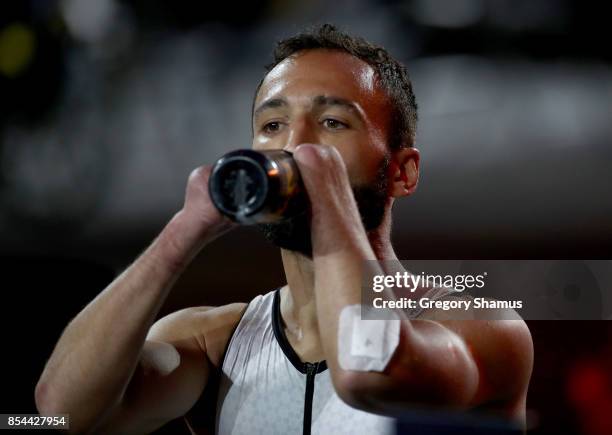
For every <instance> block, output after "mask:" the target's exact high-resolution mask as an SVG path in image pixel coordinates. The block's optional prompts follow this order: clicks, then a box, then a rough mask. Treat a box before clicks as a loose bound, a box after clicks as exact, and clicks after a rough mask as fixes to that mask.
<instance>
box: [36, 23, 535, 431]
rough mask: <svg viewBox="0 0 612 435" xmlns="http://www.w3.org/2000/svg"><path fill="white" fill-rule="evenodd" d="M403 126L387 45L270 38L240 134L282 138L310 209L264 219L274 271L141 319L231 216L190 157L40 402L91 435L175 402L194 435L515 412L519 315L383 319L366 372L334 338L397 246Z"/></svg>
mask: <svg viewBox="0 0 612 435" xmlns="http://www.w3.org/2000/svg"><path fill="white" fill-rule="evenodd" d="M415 128H416V103H415V101H414V95H413V93H412V87H411V84H410V81H409V80H408V76H407V74H406V72H405V70H404V68H403V67H402V66H401V65H400V64H399V63H398V62H396V61H395V60H393V59H392V58H391V57H390V56H389V55H388V53H387V52H386V51H385V50H384V49H382V48H379V47H375V46H373V45H371V44H369V43H367V42H365V41H363V40H361V39H358V38H353V37H350V36H348V35H346V34H344V33H341V32H339V31H338V30H336V29H335V28H334V27H332V26H329V25H324V26H322V27H319V28H317V29H316V30H314V31H313V32H311V33H305V34H300V35H298V36H295V37H293V38H290V39H288V40H285V41H282V42H280V43H279V45H278V46H277V49H276V51H275V61H274V63H273V65H271V66H270V69H269V72H268V73H267V75H266V76H265V77H264V79H263V80H262V82H261V84H260V86H259V88H258V90H257V93H256V96H255V101H254V104H253V148H254V149H256V150H266V149H280V148H284V149H286V150H288V151H291V152H293V155H294V158H295V160H296V162H297V164H298V166H299V168H300V172H301V175H302V178H303V181H304V184H305V187H306V190H307V192H308V195H309V197H310V202H311V210H310V215H309V217H307V218H306V219H307V220H306V221H304V220H301V221H300V219H295V220H293V221H289V222H285V223H281V224H274V225H265V226H263V229H264V232H265V234H266V237H268V238H269V239H271V240H273V241H274V242H275V243H277V244H278V245H279V246H280V247H281V248H282V250H281V253H282V260H283V266H284V269H285V274H286V277H287V285H285V286H284V287H283V288H281V289H280V290H277V291H271V292H269V293H268V294H266V295H263V296H257V297H256V298H255V299H253V300H252V301H250V303H249V304H243V303H235V304H230V305H226V306H222V307H215V308H213V307H196V308H188V309H184V310H181V311H179V312H176V313H173V314H170V315H169V316H167V317H165V318H162V319H161V320H159V321H157V322H155V323H154V324H153V322H154V319H155V317H156V315H157V313H158V311H159V309H160V307H161V306H162V304H163V302H164V300H165V298H166V297H167V295H168V293H169V291H170V289H171V288H172V285H173V283H174V282H175V280H176V278H177V277H178V276H179V274H180V273H181V272H182V271H183V270H184V268H185V267H186V266H187V265H188V264H189V262H190V261H191V260H192V258H193V257H194V256H195V255H196V253H197V252H198V251H200V250H201V249H202V248H203V247H205V246H206V245H207V244H208V243H209V242H210V241H211V240H212V239H214V238H215V237H217V236H219V235H220V234H222V233H224V232H225V231H227V230H229V229H230V228H231V227H232V224H231V223H230V222H229V221H228V220H226V219H225V218H223V217H222V216H221V215H220V214H219V213H218V212H217V210H216V209H215V207H214V206H213V205H212V203H211V201H210V199H209V196H208V192H207V181H208V176H209V173H210V168H209V167H202V168H199V169H197V170H195V171H194V172H193V173H192V174H191V176H190V178H189V181H188V185H187V191H186V197H185V204H184V207H183V208H182V210H180V211H179V212H178V213H177V214H176V215H175V216H174V217H173V219H172V220H171V221H170V222H169V223H168V225H167V226H166V227H165V228H164V230H163V231H162V232H161V234H160V235H159V236H158V237H157V239H156V240H155V241H154V242H153V243H152V244H151V246H150V247H149V248H148V249H147V250H146V251H145V252H144V253H143V254H142V255H141V256H140V258H138V259H137V260H136V261H135V262H134V263H133V264H132V265H131V266H130V267H129V268H128V269H127V270H126V271H125V272H123V273H122V274H121V275H120V276H119V277H118V278H117V279H116V280H115V281H114V282H113V283H111V284H110V285H109V287H108V288H106V289H105V290H104V291H103V292H102V293H101V294H100V295H99V296H98V297H96V298H95V299H94V300H93V301H92V302H91V303H90V304H89V305H88V306H87V307H85V309H83V311H82V312H81V313H79V315H78V316H77V317H76V318H75V319H74V320H72V321H71V322H70V324H69V325H68V327H67V328H66V330H65V331H64V333H63V335H62V337H61V338H60V340H59V342H58V344H57V346H56V348H55V350H54V352H53V354H52V355H51V358H50V359H49V361H48V363H47V365H46V367H45V370H44V372H43V374H42V375H41V378H40V380H39V382H38V385H37V388H36V402H37V406H38V408H39V410H40V412H41V413H69V414H70V423H71V431H72V432H75V433H80V432H86V431H94V432H99V433H105V434H106V433H146V432H150V431H152V430H154V429H156V428H158V427H160V426H162V425H163V424H164V423H165V422H167V421H169V420H171V419H175V418H177V417H180V416H185V415H186V420H187V422H188V424H189V426H190V428H191V430H192V432H194V433H200V431H202V433H204V432H203V429H202V428H201V426H200V423H201V421H202V420H204V421H205V422H206V421H208V422H209V423H211V422H212V423H213V424H214V426H215V431H217V432H218V433H224V434H225V433H233V434H242V433H274V434H276V433H279V434H290V433H300V432H302V433H311V432H312V433H330V434H332V433H333V434H340V433H347V434H348V433H350V434H358V433H364V434H366V433H388V432H389V431H390V429H391V419H390V418H389V417H388V416H394V415H398V414H400V413H401V412H402V411H403V410H405V409H408V408H409V407H411V406H429V407H434V408H436V409H455V410H457V409H459V410H470V409H481V410H488V411H490V412H493V413H495V414H496V415H499V416H502V417H504V418H507V419H509V420H512V421H516V422H523V421H524V419H525V400H526V392H527V387H528V383H529V377H530V374H531V366H532V352H533V350H532V343H531V337H530V334H529V331H528V329H527V327H526V326H525V324H524V322H522V321H521V320H511V321H489V320H478V319H477V320H470V321H460V320H452V319H450V318H449V317H448V315H446V314H444V313H443V312H437V311H435V310H429V311H427V312H424V313H422V314H421V315H420V316H419V317H418V318H416V319H414V318H402V319H401V320H396V321H393V322H395V323H394V325H398V326H397V328H398V329H397V335H396V336H395V339H397V345H396V346H395V347H394V348H393V352H392V354H391V355H389V357H390V359H389V360H388V361H387V362H385V364H383V366H384V367H383V366H381V367H378V368H376V369H371V367H370V368H368V369H364V368H363V367H361V366H359V360H356V359H351V356H350V355H345V354H343V351H342V349H340V347H341V346H342V345H343V343H344V341H343V340H345V339H343V338H342V334H343V332H342V328H344V327H345V326H343V325H344V324H343V323H342V322H341V318H342V317H343V313H344V312H345V311H343V310H345V309H346V308H347V307H351V306H354V305H355V304H359V302H360V298H361V296H360V289H361V274H362V272H363V271H362V265H363V263H364V261H366V260H376V259H378V260H396V259H397V257H396V256H395V253H394V252H393V249H392V246H391V243H390V228H391V208H392V205H393V202H394V200H395V198H399V197H402V196H409V195H410V194H412V193H413V192H414V191H415V189H416V186H417V179H418V168H419V153H418V151H417V150H416V148H414V137H415ZM207 291H215V289H208V290H207ZM442 296H445V295H442ZM362 322H369V321H363V320H362ZM151 325H152V326H151ZM347 358H348V359H347ZM343 361H344V362H343ZM356 361H357V362H356ZM217 383H218V385H217ZM194 405H196V406H194ZM202 413H208V414H210V418H208V419H204V418H202V415H203V414H202Z"/></svg>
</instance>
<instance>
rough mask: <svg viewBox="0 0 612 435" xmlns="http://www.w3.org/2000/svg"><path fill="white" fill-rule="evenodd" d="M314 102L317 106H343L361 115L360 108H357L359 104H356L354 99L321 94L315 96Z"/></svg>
mask: <svg viewBox="0 0 612 435" xmlns="http://www.w3.org/2000/svg"><path fill="white" fill-rule="evenodd" d="M314 103H315V106H341V107H344V108H346V109H349V110H351V111H353V112H355V113H356V114H358V115H359V110H357V106H355V104H354V103H353V102H352V101H350V100H347V99H344V98H340V97H334V96H325V95H319V96H317V97H315V98H314Z"/></svg>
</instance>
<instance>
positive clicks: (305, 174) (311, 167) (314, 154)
mask: <svg viewBox="0 0 612 435" xmlns="http://www.w3.org/2000/svg"><path fill="white" fill-rule="evenodd" d="M293 157H294V159H295V160H296V162H297V165H298V167H299V168H300V174H301V176H302V179H303V181H304V185H305V187H306V190H307V191H308V192H309V196H310V198H311V201H312V202H313V203H314V202H316V201H319V200H325V199H326V198H328V199H333V200H335V201H350V200H351V199H352V190H351V186H350V182H349V178H348V172H347V169H346V165H345V164H344V160H343V159H342V156H341V155H340V153H339V152H338V150H337V149H336V148H334V147H331V146H328V145H314V144H302V145H300V146H298V147H297V148H296V150H295V152H294V153H293Z"/></svg>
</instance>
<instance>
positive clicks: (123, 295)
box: [35, 168, 229, 433]
mask: <svg viewBox="0 0 612 435" xmlns="http://www.w3.org/2000/svg"><path fill="white" fill-rule="evenodd" d="M208 175H209V169H207V168H200V169H198V170H196V171H194V172H193V173H192V175H191V176H190V179H189V183H188V186H187V194H186V199H185V206H184V207H183V209H182V210H181V211H180V212H179V213H177V214H176V215H175V216H174V217H173V219H172V220H171V221H170V222H169V223H168V225H167V226H166V227H165V228H164V230H163V231H162V232H161V234H160V235H159V236H158V237H157V239H155V241H154V242H153V243H152V244H151V246H149V248H148V249H147V250H146V251H145V252H144V253H143V254H142V255H141V256H140V257H139V258H138V259H137V260H136V261H135V262H134V263H133V264H132V265H131V266H130V267H128V268H127V269H126V270H125V271H124V272H123V273H122V274H121V275H120V276H119V277H118V278H117V279H115V281H113V282H112V283H111V284H110V285H109V286H108V287H107V288H106V289H104V291H102V292H101V293H100V294H99V295H98V296H97V297H96V298H95V299H94V300H93V301H92V302H90V303H89V305H87V306H86V307H85V308H84V309H83V310H82V311H81V312H80V313H79V314H78V315H77V316H76V317H75V318H74V319H73V320H72V321H71V322H70V323H69V324H68V326H67V327H66V329H65V330H64V332H63V334H62V336H61V338H60V339H59V341H58V343H57V345H56V347H55V349H54V351H53V353H52V355H51V357H50V359H49V360H48V362H47V364H46V366H45V369H44V371H43V373H42V375H41V377H40V380H39V382H38V384H37V386H36V392H35V396H36V404H37V407H38V409H39V411H40V412H41V413H68V414H70V425H71V431H72V432H75V433H82V432H86V431H90V430H91V428H93V427H94V426H96V425H98V424H100V422H101V421H102V420H103V419H104V418H105V417H107V416H108V415H109V414H111V413H112V412H113V411H114V410H116V409H117V408H118V407H120V406H121V404H122V403H123V402H124V399H125V393H126V391H127V390H128V389H130V390H134V389H137V388H139V387H138V386H135V384H131V381H132V380H134V379H133V375H134V373H135V371H136V369H137V367H139V362H143V363H144V367H146V365H147V363H148V362H150V360H156V361H157V362H160V361H161V362H163V364H166V370H170V368H172V366H173V365H175V366H176V367H174V368H172V370H171V371H174V370H175V369H178V368H180V370H177V372H176V373H177V375H175V377H176V376H179V377H180V376H183V375H184V374H188V376H189V377H190V378H193V379H196V382H194V383H193V384H190V383H189V384H188V385H187V384H186V383H183V382H181V381H178V380H177V382H175V383H174V384H173V388H175V389H177V392H176V395H178V396H181V397H185V398H186V399H185V400H184V401H182V402H180V401H179V403H177V404H172V403H167V402H169V400H165V399H164V398H163V397H159V398H157V399H158V400H159V401H160V402H161V403H160V405H159V406H161V407H162V408H163V407H165V406H167V407H172V406H173V407H175V408H174V409H172V410H171V409H166V410H165V411H167V412H163V411H164V410H161V411H160V412H161V413H162V414H167V415H168V416H171V415H174V414H175V413H176V412H180V411H182V410H183V408H185V407H186V406H187V405H189V400H187V399H188V398H191V397H193V396H195V395H196V393H197V392H198V391H201V388H203V385H204V384H205V382H206V378H207V373H206V367H205V366H204V367H198V368H195V365H194V364H193V363H192V361H193V360H194V359H195V358H196V357H201V356H202V354H204V352H205V348H203V347H202V345H201V343H196V342H195V341H194V339H193V338H187V337H176V333H171V332H168V331H169V329H168V321H166V322H163V323H162V324H160V326H159V328H156V329H155V330H153V331H152V332H151V334H152V335H151V340H148V341H146V343H145V339H146V337H147V334H148V333H149V329H150V327H151V325H152V323H153V321H154V319H155V317H156V316H157V314H158V312H159V310H160V308H161V306H162V304H163V302H164V301H165V299H166V297H167V295H168V293H169V291H170V289H171V288H172V285H173V284H174V282H175V281H176V279H177V278H178V276H179V275H180V274H181V272H182V271H183V270H184V268H185V267H186V266H187V265H188V264H189V262H190V261H191V260H192V258H193V257H194V256H195V254H196V253H197V252H198V251H199V250H200V249H201V248H202V247H203V246H204V245H205V244H206V243H207V242H209V241H210V240H212V239H213V238H214V237H216V236H217V235H219V234H220V233H222V232H223V231H224V230H226V229H228V227H229V224H228V222H227V221H225V220H224V219H222V218H221V216H220V215H219V214H218V212H217V211H216V210H215V209H214V207H213V206H212V204H211V203H210V200H209V198H208V193H207V182H208ZM173 321H174V322H175V328H174V329H172V328H170V329H172V330H176V328H177V327H178V326H180V325H178V324H180V323H184V322H185V319H184V316H183V318H179V319H174V320H173ZM176 322H178V324H177V323H176ZM162 325H166V326H162ZM179 329H181V328H179ZM168 334H170V336H169V335H168ZM173 334H174V335H173ZM164 340H166V342H164ZM198 347H199V348H198ZM143 358H144V359H143ZM163 364H162V365H161V366H162V367H163ZM158 368H159V367H158ZM158 368H156V369H155V370H154V371H159V370H158ZM161 372H162V373H163V370H162V371H161ZM138 379H140V378H138ZM136 380H137V379H136ZM196 398H197V397H196ZM175 399H176V398H175ZM194 400H195V399H194ZM179 408H180V409H179ZM187 410H188V408H186V409H184V411H187ZM158 411H159V410H158Z"/></svg>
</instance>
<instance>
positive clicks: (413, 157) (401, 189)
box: [389, 147, 420, 198]
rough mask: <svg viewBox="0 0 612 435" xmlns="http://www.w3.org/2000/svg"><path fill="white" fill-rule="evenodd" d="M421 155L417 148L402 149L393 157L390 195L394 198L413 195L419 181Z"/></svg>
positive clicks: (394, 153)
mask: <svg viewBox="0 0 612 435" xmlns="http://www.w3.org/2000/svg"><path fill="white" fill-rule="evenodd" d="M419 162H420V153H419V150H418V149H416V148H415V147H407V148H402V149H400V150H398V151H395V152H393V155H392V157H391V165H390V167H389V169H390V171H391V177H392V178H391V184H390V186H389V188H390V194H391V196H393V197H394V198H398V197H401V196H409V195H412V194H413V193H414V192H415V191H416V188H417V184H418V181H419Z"/></svg>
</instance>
